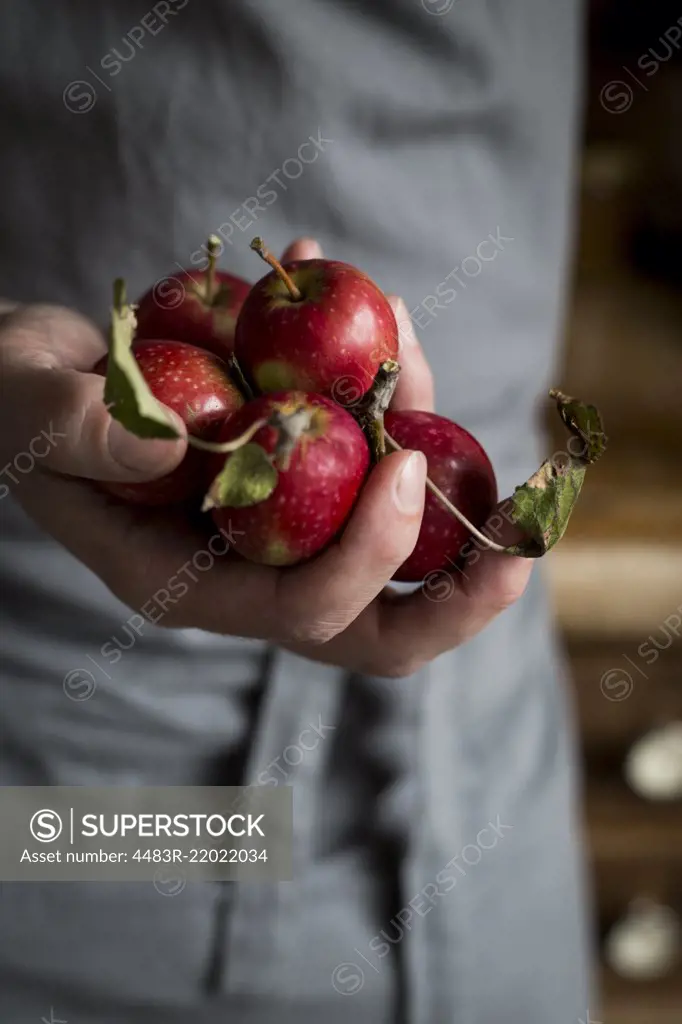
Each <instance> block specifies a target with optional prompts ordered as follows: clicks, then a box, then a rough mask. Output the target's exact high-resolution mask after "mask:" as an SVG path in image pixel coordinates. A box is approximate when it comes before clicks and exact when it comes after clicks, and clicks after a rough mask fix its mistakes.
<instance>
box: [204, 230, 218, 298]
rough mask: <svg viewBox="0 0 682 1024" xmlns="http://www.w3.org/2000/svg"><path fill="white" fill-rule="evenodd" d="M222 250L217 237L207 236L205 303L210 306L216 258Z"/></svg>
mask: <svg viewBox="0 0 682 1024" xmlns="http://www.w3.org/2000/svg"><path fill="white" fill-rule="evenodd" d="M221 248H222V242H221V241H220V239H219V238H218V236H217V235H209V236H208V241H207V243H206V251H207V252H208V267H207V268H206V301H207V302H208V304H209V305H211V304H212V302H213V300H214V299H215V295H216V283H215V271H216V263H217V262H218V256H219V255H220V250H221Z"/></svg>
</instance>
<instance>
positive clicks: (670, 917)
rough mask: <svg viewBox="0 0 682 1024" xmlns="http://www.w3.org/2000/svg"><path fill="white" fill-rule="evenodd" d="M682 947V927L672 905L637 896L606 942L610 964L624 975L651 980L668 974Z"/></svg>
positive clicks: (607, 957) (618, 972)
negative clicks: (667, 905) (664, 904)
mask: <svg viewBox="0 0 682 1024" xmlns="http://www.w3.org/2000/svg"><path fill="white" fill-rule="evenodd" d="M681 949H682V926H681V923H680V919H679V917H678V915H677V914H676V913H675V911H674V910H673V909H672V908H671V907H666V906H663V905H662V904H659V903H655V902H654V901H653V900H648V899H637V900H633V902H632V903H631V904H630V906H629V908H628V911H627V914H626V915H625V917H622V918H621V919H620V921H617V922H616V924H615V925H614V926H613V928H612V929H611V931H610V932H609V934H608V936H607V938H606V944H605V950H604V952H605V956H606V960H607V962H608V964H609V965H610V966H611V967H612V968H613V970H614V971H616V973H617V974H620V975H622V977H624V978H634V979H638V980H649V979H653V978H660V977H662V976H663V975H665V974H667V973H668V972H669V971H670V970H671V969H672V968H673V967H674V966H675V964H676V962H677V960H678V958H679V956H680V951H681Z"/></svg>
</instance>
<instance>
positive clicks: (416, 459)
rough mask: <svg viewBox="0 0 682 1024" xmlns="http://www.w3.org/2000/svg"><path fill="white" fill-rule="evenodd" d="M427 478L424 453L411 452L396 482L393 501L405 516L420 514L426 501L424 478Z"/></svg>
mask: <svg viewBox="0 0 682 1024" xmlns="http://www.w3.org/2000/svg"><path fill="white" fill-rule="evenodd" d="M425 477H426V456H425V455H424V453H423V452H411V453H410V457H409V458H408V459H405V462H404V464H403V468H402V470H401V472H400V475H399V476H398V479H397V480H396V482H395V487H394V491H393V501H394V502H395V507H396V508H397V509H398V511H399V512H402V513H403V515H406V516H412V515H414V514H415V512H418V511H419V509H420V508H421V506H422V502H423V501H424V478H425Z"/></svg>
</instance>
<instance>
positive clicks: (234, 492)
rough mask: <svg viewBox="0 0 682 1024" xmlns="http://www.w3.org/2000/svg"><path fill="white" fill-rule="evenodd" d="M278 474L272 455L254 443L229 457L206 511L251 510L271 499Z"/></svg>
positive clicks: (207, 500)
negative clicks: (215, 509) (271, 458)
mask: <svg viewBox="0 0 682 1024" xmlns="http://www.w3.org/2000/svg"><path fill="white" fill-rule="evenodd" d="M278 478H279V477H278V473H277V470H276V469H275V467H274V466H273V465H272V462H271V460H270V457H269V455H268V454H267V453H266V452H265V451H264V449H263V448H261V446H260V445H259V444H255V443H254V442H250V443H249V444H245V445H244V446H243V447H242V448H238V449H237V451H236V452H233V453H232V455H230V456H228V458H227V459H226V460H225V465H224V466H223V468H222V469H221V471H220V473H218V476H217V477H216V478H215V480H214V481H213V483H212V484H211V486H210V487H209V490H208V494H207V495H206V497H205V499H204V504H203V506H202V511H203V512H206V511H208V509H210V508H225V507H230V508H247V507H248V506H250V505H258V504H260V502H261V501H265V500H266V498H269V497H270V495H271V494H272V492H273V491H274V489H275V487H276V486H277V480H278Z"/></svg>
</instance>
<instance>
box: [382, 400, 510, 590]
mask: <svg viewBox="0 0 682 1024" xmlns="http://www.w3.org/2000/svg"><path fill="white" fill-rule="evenodd" d="M384 424H385V427H386V430H387V432H388V434H389V435H390V436H391V437H392V438H393V439H394V440H395V441H397V442H398V444H399V445H400V446H401V447H402V448H409V449H411V450H413V451H415V450H418V451H422V452H424V454H425V455H426V461H427V467H428V469H427V472H428V475H429V478H430V479H431V480H432V481H433V483H434V484H435V485H436V487H438V488H439V489H440V490H441V491H442V492H443V494H444V495H445V497H446V498H447V499H448V500H449V501H450V502H452V504H453V505H455V506H456V508H458V509H459V510H460V512H462V513H463V514H464V515H465V516H466V518H467V519H468V520H469V521H470V522H471V523H473V525H474V526H475V527H477V528H478V529H480V528H481V527H482V526H483V525H484V523H485V522H486V520H487V519H488V518H489V516H490V514H491V513H492V512H493V510H494V508H495V505H496V503H497V482H496V480H495V473H494V470H493V467H492V465H491V463H490V459H489V458H488V456H487V455H486V453H485V451H484V449H483V448H482V447H481V445H480V444H479V443H478V441H477V440H476V438H475V437H473V436H472V435H471V434H470V433H469V431H468V430H465V429H464V427H460V426H459V425H458V424H457V423H453V422H452V420H448V419H446V418H445V417H444V416H437V415H436V414H435V413H431V412H416V411H404V412H387V413H386V415H385V417H384ZM469 540H471V533H470V532H469V530H467V528H466V527H465V526H463V525H462V523H460V522H459V520H458V519H456V518H455V517H454V516H453V515H452V513H451V512H449V511H448V509H447V508H445V506H444V505H443V503H442V502H441V501H439V499H438V498H437V497H436V496H435V495H434V494H432V493H431V492H430V491H427V492H426V504H425V506H424V518H423V519H422V525H421V530H420V531H419V538H418V540H417V544H416V547H415V549H414V551H413V552H412V554H411V555H410V557H409V558H408V559H407V560H406V561H405V562H403V564H402V565H401V567H400V569H399V570H398V572H397V573H396V574H395V576H394V577H393V579H395V580H402V581H403V582H405V583H417V582H419V581H421V580H423V579H424V577H425V576H427V575H428V574H429V573H432V572H436V571H438V570H440V569H446V570H447V569H448V567H451V566H453V565H454V564H455V563H457V561H458V559H459V558H460V557H461V554H462V548H463V547H464V545H465V544H466V543H467V541H469Z"/></svg>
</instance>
